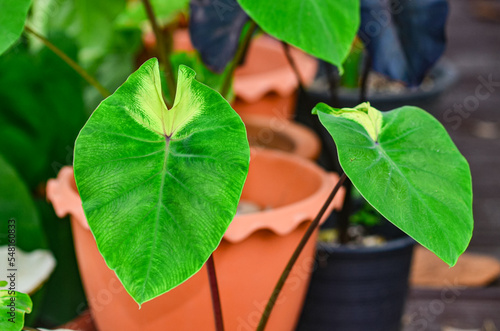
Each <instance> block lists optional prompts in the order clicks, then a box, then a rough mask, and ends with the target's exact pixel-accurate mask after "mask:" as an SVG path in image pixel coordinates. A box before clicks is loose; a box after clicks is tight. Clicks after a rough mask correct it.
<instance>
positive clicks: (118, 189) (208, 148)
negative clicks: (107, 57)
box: [74, 59, 250, 304]
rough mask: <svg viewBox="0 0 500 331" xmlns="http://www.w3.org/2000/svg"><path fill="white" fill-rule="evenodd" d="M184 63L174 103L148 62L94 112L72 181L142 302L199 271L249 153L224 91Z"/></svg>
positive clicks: (112, 260)
mask: <svg viewBox="0 0 500 331" xmlns="http://www.w3.org/2000/svg"><path fill="white" fill-rule="evenodd" d="M194 76H195V72H194V71H193V70H192V69H190V68H188V67H186V66H181V67H180V68H179V74H178V82H177V93H176V98H175V102H174V106H173V107H172V108H171V109H167V108H166V107H165V104H164V102H163V99H162V94H161V86H160V73H159V68H158V61H157V60H156V59H151V60H149V61H147V62H145V63H144V64H143V65H142V66H141V68H140V69H138V70H137V71H136V72H135V73H133V74H132V75H131V76H130V77H129V78H128V80H127V81H126V82H125V83H124V84H123V85H122V86H121V87H120V88H118V90H117V91H116V92H115V93H114V94H113V95H112V96H110V97H109V98H107V99H106V100H104V101H103V102H102V103H101V104H100V105H99V107H98V108H97V109H96V110H95V111H94V113H93V115H92V116H91V117H90V119H89V121H88V122H87V124H86V125H85V127H84V128H83V129H82V131H81V132H80V135H79V136H78V138H77V141H76V146H75V162H74V171H75V179H76V183H77V186H78V190H79V192H80V196H81V198H82V204H83V208H84V211H85V215H86V216H87V220H88V222H89V225H90V228H91V230H92V232H93V234H94V236H95V238H96V242H97V246H98V248H99V251H100V252H101V254H102V255H103V257H104V259H105V261H106V263H107V264H108V267H110V268H111V269H113V270H114V271H115V272H116V275H117V276H118V278H119V279H120V280H121V282H122V283H123V285H124V287H125V289H126V290H127V291H128V293H129V294H130V295H131V296H132V297H133V298H134V299H135V301H137V302H138V303H139V304H141V303H143V302H145V301H148V300H151V299H153V298H154V297H156V296H158V295H160V294H162V293H164V292H166V291H168V290H170V289H172V288H174V287H175V286H177V285H179V284H181V283H182V282H184V281H185V280H186V279H188V278H189V277H191V276H192V275H193V274H195V273H196V272H197V271H198V270H199V269H200V268H201V267H202V266H203V264H204V263H205V262H206V260H207V259H208V257H209V256H210V254H212V252H213V251H214V250H215V249H216V248H217V246H218V244H219V242H220V240H221V239H222V236H223V235H224V232H225V231H226V229H227V227H228V226H229V224H230V222H231V220H232V219H233V217H234V215H235V213H236V207H237V204H238V201H239V198H240V195H241V190H242V188H243V184H244V181H245V179H246V174H247V172H248V164H249V158H250V151H249V146H248V142H247V139H246V132H245V127H244V125H243V122H242V121H241V119H240V118H239V116H238V115H237V114H236V112H235V111H234V110H233V109H232V108H231V107H230V106H229V104H228V103H227V102H226V101H225V100H224V99H223V98H222V97H221V95H220V94H219V93H217V92H215V91H214V90H212V89H210V88H209V87H207V86H205V85H203V84H201V83H199V82H197V81H196V80H195V79H194Z"/></svg>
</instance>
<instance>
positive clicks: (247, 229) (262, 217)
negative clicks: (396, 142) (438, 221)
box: [47, 149, 343, 243]
mask: <svg viewBox="0 0 500 331" xmlns="http://www.w3.org/2000/svg"><path fill="white" fill-rule="evenodd" d="M257 156H259V157H260V156H264V157H271V158H274V159H277V160H285V161H287V162H292V163H296V164H298V165H300V166H301V167H303V168H304V169H309V170H310V171H311V172H312V173H314V174H315V175H316V176H319V177H320V178H322V181H321V185H320V187H319V188H318V189H317V190H316V192H314V194H312V195H310V196H309V197H307V198H305V199H303V200H300V201H297V202H295V203H292V204H289V205H286V206H281V207H277V208H274V209H272V210H269V211H261V212H256V213H252V214H247V215H237V216H235V218H234V219H233V221H232V222H231V224H230V225H229V228H228V229H227V231H226V233H225V235H224V238H223V239H225V240H227V241H229V242H231V243H237V242H240V241H243V240H245V239H246V238H248V237H249V236H250V235H252V234H253V233H254V232H256V231H259V230H270V231H272V232H274V233H275V234H277V235H280V236H284V235H287V234H288V233H290V232H292V231H293V230H294V229H295V228H297V227H298V226H299V225H300V224H302V223H304V222H310V221H312V220H313V219H314V217H315V216H316V213H317V212H318V211H319V209H320V207H321V204H322V203H323V200H324V199H325V198H323V199H322V197H326V196H327V194H328V192H329V191H330V190H331V189H332V188H333V185H334V184H335V182H336V180H338V176H337V175H336V174H333V173H327V172H326V171H324V170H323V169H322V168H320V167H319V166H318V165H316V164H315V163H313V162H312V161H309V160H306V159H303V158H301V157H298V156H295V155H292V154H289V153H285V152H281V151H274V150H255V149H252V157H257ZM73 176H74V175H73V167H71V166H66V167H63V168H62V169H61V171H60V172H59V174H58V176H57V178H56V179H50V180H49V181H48V182H47V198H48V200H49V201H51V202H52V204H53V206H54V210H55V211H56V214H57V216H59V217H61V218H62V217H64V216H66V215H68V214H69V215H71V216H73V217H74V218H75V219H76V220H77V222H78V223H79V224H80V225H81V226H82V227H83V228H84V229H87V230H89V231H90V228H89V225H88V223H87V220H86V218H85V214H84V211H83V208H82V205H81V199H80V196H79V195H78V192H77V191H76V190H75V188H74V186H73V185H72V184H73V181H74V177H73ZM342 199H343V191H342V192H339V196H338V197H337V198H336V199H335V200H334V202H333V203H332V204H331V205H330V208H329V210H328V211H327V213H325V215H328V213H329V211H331V210H333V209H334V208H335V209H338V208H340V207H341V201H342ZM318 201H319V202H318ZM318 203H319V207H318V208H317V210H315V209H311V207H310V206H311V205H315V204H318ZM325 219H326V217H324V218H323V220H322V222H323V221H324V220H325Z"/></svg>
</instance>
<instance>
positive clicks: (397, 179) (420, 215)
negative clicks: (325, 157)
mask: <svg viewBox="0 0 500 331" xmlns="http://www.w3.org/2000/svg"><path fill="white" fill-rule="evenodd" d="M370 108H371V109H370ZM315 111H316V112H317V113H318V115H319V118H320V121H321V123H322V124H323V125H324V126H325V128H326V129H327V130H328V131H329V132H330V134H331V135H332V137H333V139H334V141H335V144H336V145H337V150H338V155H339V161H340V164H341V166H342V168H343V169H344V171H345V173H346V174H347V176H348V177H349V178H350V179H351V181H352V183H353V184H354V186H355V187H356V188H357V189H358V190H359V192H360V193H361V194H362V195H363V197H364V198H365V199H366V200H367V201H368V202H369V203H370V204H371V205H372V206H373V207H375V209H377V210H378V211H379V212H380V213H381V214H382V215H383V216H384V217H386V218H387V219H388V220H389V221H391V222H392V223H393V224H394V225H396V226H397V227H399V228H400V229H401V230H403V231H404V232H406V233H407V234H408V235H410V236H411V237H413V238H414V239H415V240H416V241H418V242H419V243H420V244H422V245H423V246H425V247H427V248H428V249H430V250H431V251H433V252H434V253H435V254H436V255H437V256H439V257H440V258H441V259H442V260H444V261H445V262H446V263H448V264H449V265H454V264H455V263H456V261H457V259H458V256H459V255H460V254H461V253H463V252H464V250H465V249H466V248H467V245H468V243H469V241H470V239H471V236H472V228H473V219H472V184H471V175H470V169H469V165H468V164H467V161H466V160H465V158H464V157H463V156H462V155H461V154H460V152H459V151H458V149H457V148H456V146H455V145H454V144H453V142H452V141H451V139H450V137H449V136H448V134H447V132H446V130H445V129H444V128H443V126H442V125H441V124H440V123H439V122H438V121H437V120H436V119H435V118H433V117H432V116H431V115H429V114H428V113H427V112H425V111H424V110H422V109H420V108H416V107H408V106H406V107H402V108H398V109H395V110H392V111H390V112H384V113H380V112H378V110H376V109H374V108H372V107H369V104H368V103H365V104H361V105H359V106H358V107H357V108H355V109H354V108H353V109H351V108H343V109H335V108H331V107H329V106H327V105H325V104H318V105H317V106H316V108H315ZM375 112H378V113H379V115H380V118H381V123H380V126H378V124H377V123H378V121H376V120H375V121H368V120H367V119H373V118H378V116H375V115H372V116H369V113H372V114H373V113H375ZM354 114H356V116H354ZM377 128H379V129H377ZM370 132H376V134H375V136H374V137H373V136H372V134H370Z"/></svg>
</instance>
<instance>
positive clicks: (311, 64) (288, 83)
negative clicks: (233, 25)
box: [234, 35, 318, 103]
mask: <svg viewBox="0 0 500 331" xmlns="http://www.w3.org/2000/svg"><path fill="white" fill-rule="evenodd" d="M250 47H259V48H262V49H267V50H271V51H274V52H278V53H280V54H282V55H283V65H280V66H277V67H276V68H275V69H274V70H270V71H267V72H258V73H246V74H241V73H239V72H241V69H242V68H244V66H243V67H242V68H239V69H237V70H236V72H235V78H234V92H235V95H236V97H239V98H241V99H242V100H243V101H245V102H248V103H254V102H257V101H258V100H260V99H262V98H263V97H264V96H265V95H266V94H268V93H271V92H274V93H277V94H278V95H280V96H282V97H288V96H291V95H292V94H293V93H294V92H295V90H296V89H297V87H298V86H299V83H298V81H297V78H296V77H295V73H294V72H293V70H292V68H291V66H290V65H289V63H288V61H287V60H286V57H285V55H284V51H283V47H282V46H281V44H280V41H278V40H276V39H274V38H272V37H270V36H268V35H262V36H259V37H258V38H256V39H254V40H253V41H252V43H251V44H250ZM290 53H291V56H292V57H293V58H294V60H295V63H296V65H297V67H298V70H299V72H300V75H301V78H302V80H303V82H304V84H305V85H309V84H310V83H312V81H313V80H314V76H315V75H316V71H317V70H318V61H317V60H316V59H315V58H313V57H311V56H309V55H307V54H306V53H304V52H302V51H301V50H299V49H297V48H294V47H290Z"/></svg>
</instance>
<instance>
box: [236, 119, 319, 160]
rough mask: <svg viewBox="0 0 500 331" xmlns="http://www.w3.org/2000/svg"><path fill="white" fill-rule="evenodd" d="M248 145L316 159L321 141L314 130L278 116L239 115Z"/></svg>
mask: <svg viewBox="0 0 500 331" xmlns="http://www.w3.org/2000/svg"><path fill="white" fill-rule="evenodd" d="M241 119H242V120H243V122H244V123H245V127H246V129H247V136H248V141H249V142H250V146H252V147H255V148H268V149H276V150H280V151H284V152H288V153H292V154H295V155H298V156H300V157H303V158H306V159H310V160H316V159H317V158H318V156H319V153H320V151H321V143H320V140H319V138H318V136H317V135H316V133H314V131H312V130H311V129H309V128H308V127H306V126H305V125H302V124H298V123H295V122H292V121H289V120H287V119H283V118H279V117H269V116H262V115H248V114H247V115H241Z"/></svg>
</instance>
